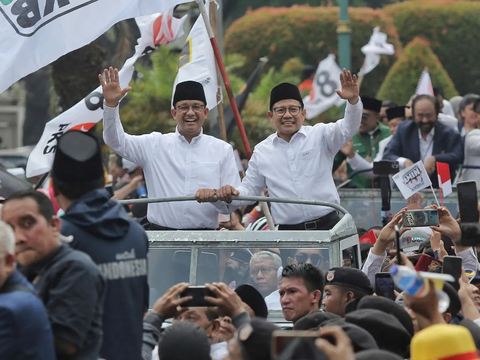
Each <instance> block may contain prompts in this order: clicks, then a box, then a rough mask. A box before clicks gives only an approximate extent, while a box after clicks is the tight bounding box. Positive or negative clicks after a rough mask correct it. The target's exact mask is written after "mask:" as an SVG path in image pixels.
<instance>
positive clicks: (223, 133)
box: [210, 1, 228, 142]
mask: <svg viewBox="0 0 480 360" xmlns="http://www.w3.org/2000/svg"><path fill="white" fill-rule="evenodd" d="M215 5H216V4H215V2H214V1H212V2H211V3H210V26H211V27H212V29H213V36H215V39H216V38H217V7H216V6H215ZM215 68H216V69H217V85H218V89H217V111H218V130H219V132H220V137H221V138H222V140H223V141H225V142H226V141H228V139H227V128H226V127H225V115H224V113H223V101H222V83H221V80H220V69H219V67H218V62H217V60H215Z"/></svg>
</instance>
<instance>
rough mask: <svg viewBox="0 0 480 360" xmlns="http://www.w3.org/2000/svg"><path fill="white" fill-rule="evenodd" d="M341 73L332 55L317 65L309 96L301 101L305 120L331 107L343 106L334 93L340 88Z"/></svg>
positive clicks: (342, 101)
mask: <svg viewBox="0 0 480 360" xmlns="http://www.w3.org/2000/svg"><path fill="white" fill-rule="evenodd" d="M341 72H342V70H341V69H340V68H339V67H338V65H337V62H336V61H335V55H333V54H330V55H328V56H327V57H326V59H324V60H322V61H321V62H320V64H318V68H317V72H316V73H315V78H314V79H313V86H312V90H311V91H310V95H307V96H305V98H304V99H303V103H304V105H305V110H306V111H307V116H306V118H307V119H313V118H314V117H315V116H317V115H320V114H321V113H323V112H325V111H327V110H328V109H330V108H331V107H332V106H342V105H343V103H344V102H345V100H342V99H341V98H340V97H339V96H338V95H337V93H336V92H335V89H341V88H342V85H341V83H340V73H341Z"/></svg>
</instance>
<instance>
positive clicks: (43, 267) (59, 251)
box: [33, 243, 69, 275]
mask: <svg viewBox="0 0 480 360" xmlns="http://www.w3.org/2000/svg"><path fill="white" fill-rule="evenodd" d="M68 249H69V247H68V245H65V244H63V243H61V245H60V246H59V247H57V248H56V249H55V250H53V251H52V252H51V253H50V254H49V255H47V256H46V257H45V258H43V259H42V260H40V261H39V262H38V263H36V264H35V265H34V266H33V271H34V272H35V273H36V274H37V275H43V274H44V273H45V272H46V271H47V270H48V269H49V268H50V266H51V265H52V264H53V263H54V262H56V259H58V258H59V257H63V256H64V253H65V252H66V251H67V250H68Z"/></svg>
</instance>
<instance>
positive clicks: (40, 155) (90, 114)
mask: <svg viewBox="0 0 480 360" xmlns="http://www.w3.org/2000/svg"><path fill="white" fill-rule="evenodd" d="M0 1H3V0H0ZM186 18H187V16H186V15H185V16H184V17H182V18H181V19H177V18H174V17H173V8H172V9H170V10H169V11H167V12H166V13H165V15H161V14H152V15H145V16H142V17H138V18H136V19H135V20H136V22H137V25H138V27H139V29H140V37H139V38H138V40H137V46H136V47H135V54H134V55H133V56H132V57H131V58H129V59H127V61H125V64H124V65H123V67H122V69H121V70H120V71H119V76H120V86H121V87H122V88H124V87H126V86H127V85H128V84H129V83H130V80H132V75H133V71H134V64H135V61H137V59H138V58H140V57H142V56H143V55H146V54H149V53H151V52H152V51H154V50H155V49H156V48H157V47H158V46H160V45H162V44H167V43H169V42H171V41H175V40H176V39H178V38H180V37H181V36H183V34H184V32H183V23H184V22H185V20H186ZM102 117H103V92H102V87H101V86H99V87H97V88H96V89H95V90H94V91H92V92H91V93H90V94H89V95H88V96H87V97H85V99H83V100H81V101H80V102H78V103H77V104H76V105H74V106H73V107H71V108H70V109H68V110H66V111H64V112H63V113H61V114H60V115H58V116H57V117H56V118H54V119H53V120H50V121H49V122H48V123H47V124H46V125H45V129H44V130H43V134H42V137H41V138H40V140H39V141H38V143H37V145H36V146H35V148H34V149H33V151H32V153H31V154H30V157H29V158H28V162H27V170H26V174H27V177H32V176H37V175H41V174H44V173H46V172H48V171H50V169H51V168H52V164H53V158H54V156H55V150H56V147H57V140H58V138H59V137H60V136H62V135H63V134H64V133H65V132H67V131H69V130H80V131H88V130H90V129H91V128H92V127H93V126H94V125H95V124H96V123H98V122H99V121H100V120H101V119H102Z"/></svg>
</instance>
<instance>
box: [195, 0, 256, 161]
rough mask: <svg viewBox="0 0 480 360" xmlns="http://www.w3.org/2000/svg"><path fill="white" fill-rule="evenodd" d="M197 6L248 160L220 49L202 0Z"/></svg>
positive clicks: (241, 126) (243, 130)
mask: <svg viewBox="0 0 480 360" xmlns="http://www.w3.org/2000/svg"><path fill="white" fill-rule="evenodd" d="M197 4H198V8H199V9H200V13H201V14H202V17H203V22H204V23H205V27H206V29H207V33H208V37H209V38H210V43H211V44H212V48H213V53H214V54H215V59H216V60H217V65H218V67H219V69H220V73H221V74H222V78H223V83H224V84H225V90H227V94H228V99H229V101H230V106H231V107H232V111H233V115H234V116H235V120H236V122H237V127H238V130H239V132H240V137H241V138H242V142H243V147H244V148H245V153H246V155H247V158H249V159H250V157H251V156H252V150H251V148H250V144H249V142H248V138H247V134H246V132H245V128H244V127H243V123H242V118H241V117H240V112H239V111H238V107H237V103H236V102H235V97H234V96H233V93H232V87H231V85H230V81H229V80H228V75H227V71H226V70H225V65H224V64H223V60H222V55H221V54H220V49H219V48H218V44H217V40H216V39H215V36H214V34H213V30H212V27H211V26H210V21H209V19H208V15H207V11H206V9H205V4H204V3H203V0H197Z"/></svg>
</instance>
